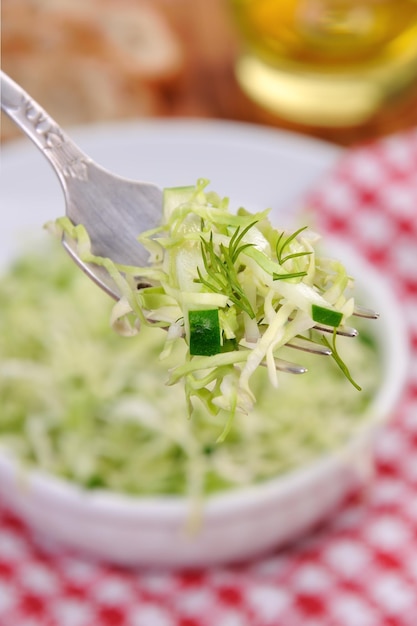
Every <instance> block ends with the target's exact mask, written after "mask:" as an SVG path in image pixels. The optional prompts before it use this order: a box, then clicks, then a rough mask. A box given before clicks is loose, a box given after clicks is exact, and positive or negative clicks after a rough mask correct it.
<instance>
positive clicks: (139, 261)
mask: <svg viewBox="0 0 417 626" xmlns="http://www.w3.org/2000/svg"><path fill="white" fill-rule="evenodd" d="M0 75H1V108H2V109H3V111H4V112H5V113H6V114H7V115H8V116H9V117H10V118H11V119H12V120H13V121H14V122H15V124H17V126H19V127H20V129H21V130H22V131H23V132H24V133H25V134H26V135H27V136H28V137H29V139H31V140H32V141H33V143H34V144H35V145H36V146H37V148H39V150H40V151H41V152H42V154H43V155H44V156H45V157H46V158H47V159H48V161H49V162H50V164H51V165H52V167H53V169H54V170H55V173H56V174H57V176H58V179H59V181H60V183H61V186H62V189H63V192H64V196H65V204H66V215H67V216H68V217H69V219H70V220H71V221H72V222H73V223H74V224H75V225H77V224H83V225H84V226H85V228H86V229H87V232H88V233H89V236H90V239H91V250H92V253H93V254H95V255H97V256H103V257H108V258H110V259H112V260H113V261H115V262H116V263H120V264H123V265H133V266H144V265H146V264H147V262H148V252H147V251H146V250H145V248H144V247H143V246H141V244H140V243H139V242H138V240H137V236H138V234H140V233H141V232H143V231H145V230H148V229H151V228H154V227H155V226H157V225H158V224H159V222H160V219H161V212H162V191H161V189H159V187H157V186H156V185H154V184H152V183H147V182H138V181H132V180H127V179H125V178H121V177H120V176H117V175H116V174H113V173H112V172H109V171H107V170H105V169H104V168H103V167H101V166H99V165H97V164H96V163H95V162H94V161H93V160H92V159H91V158H90V157H89V156H88V155H86V154H85V153H84V152H83V151H82V150H81V149H80V148H79V147H78V146H77V145H76V144H75V143H74V142H73V141H72V140H71V139H70V138H69V137H68V135H67V134H66V133H65V132H64V131H63V130H62V129H61V128H60V126H59V125H58V124H57V123H56V122H55V121H54V120H53V119H52V118H51V117H50V116H49V115H48V113H46V111H44V109H43V108H42V107H41V106H40V105H39V104H38V103H37V102H35V100H33V98H31V97H30V96H29V95H28V94H27V93H26V92H25V91H24V90H23V89H22V88H21V87H20V86H19V85H17V84H16V83H15V82H14V81H13V80H12V79H11V78H10V77H9V76H8V75H7V74H5V73H4V72H1V73H0ZM62 244H63V246H64V248H65V249H66V250H67V252H68V253H69V254H70V256H71V257H72V259H73V260H74V261H75V262H76V263H77V264H78V265H79V267H81V269H82V270H83V271H84V272H85V273H86V274H87V275H88V276H89V278H91V279H92V280H93V281H94V282H95V283H96V284H97V285H98V286H99V287H101V289H103V290H104V291H105V292H106V293H107V294H108V295H109V296H111V297H112V298H114V299H116V300H117V299H119V297H120V294H119V291H118V288H117V286H116V284H115V283H114V281H113V280H112V278H111V277H110V276H109V274H108V273H107V271H106V270H105V269H104V268H102V267H100V266H98V265H93V264H88V263H85V262H84V261H83V260H82V259H80V257H79V255H78V252H77V247H76V244H75V243H74V242H73V241H72V240H71V239H69V238H65V237H64V238H63V240H62ZM355 314H357V315H361V316H362V317H368V318H372V319H374V318H375V317H377V314H376V313H374V312H373V311H370V310H365V309H362V310H361V311H359V309H357V310H356V311H355ZM315 329H316V330H318V331H319V332H333V328H331V327H325V326H316V327H315ZM337 332H338V334H344V335H347V336H350V337H354V336H355V335H357V334H358V333H357V331H356V330H355V329H353V328H339V329H338V330H337ZM288 346H289V347H292V348H295V349H298V350H304V351H307V352H313V353H315V354H322V355H329V354H331V350H330V349H328V348H326V347H324V346H323V345H320V344H318V343H314V342H311V341H308V342H307V341H305V340H303V339H300V338H297V339H294V340H293V341H292V342H290V343H289V344H288ZM276 364H277V369H281V370H284V371H286V372H290V373H298V374H301V373H304V372H305V371H306V369H305V368H304V367H303V366H302V365H298V364H295V363H289V362H287V361H283V360H280V359H277V360H276Z"/></svg>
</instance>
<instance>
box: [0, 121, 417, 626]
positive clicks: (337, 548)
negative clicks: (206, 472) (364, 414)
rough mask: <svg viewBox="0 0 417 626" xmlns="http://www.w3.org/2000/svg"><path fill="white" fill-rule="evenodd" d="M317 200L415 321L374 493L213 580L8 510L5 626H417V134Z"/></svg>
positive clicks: (356, 165)
mask: <svg viewBox="0 0 417 626" xmlns="http://www.w3.org/2000/svg"><path fill="white" fill-rule="evenodd" d="M308 200H309V203H310V205H311V206H312V208H313V210H314V212H315V214H316V218H317V221H318V225H319V229H320V230H322V231H324V232H327V231H330V232H333V233H336V234H337V235H342V236H343V237H344V238H345V239H346V240H347V241H349V242H350V243H351V244H352V245H353V246H355V247H356V248H357V249H358V251H360V252H361V253H362V254H364V255H365V256H366V257H368V258H369V259H370V261H371V262H372V263H373V264H374V265H375V266H377V268H379V270H380V271H381V272H382V273H383V274H384V275H385V276H386V277H387V279H388V280H389V281H390V282H391V284H392V288H393V289H394V290H395V291H396V293H397V294H398V298H399V299H400V300H401V302H402V305H403V307H404V310H405V314H406V318H407V320H408V327H409V337H410V342H411V344H412V346H413V351H414V354H413V362H412V367H411V371H410V375H409V383H408V386H407V389H406V392H405V394H404V397H403V399H402V401H401V403H400V405H399V406H398V410H397V412H396V415H395V418H394V420H393V421H392V422H391V423H390V424H389V425H388V426H387V427H386V428H385V429H384V430H383V432H382V433H381V434H380V436H379V438H378V440H377V443H376V476H375V480H374V481H373V482H372V484H371V485H370V487H369V489H368V490H367V491H366V493H365V494H361V495H356V496H353V497H350V498H349V499H348V500H347V501H345V502H344V503H343V505H342V506H340V508H339V509H338V511H337V512H336V514H335V515H334V517H332V519H331V520H330V522H328V523H327V524H326V525H325V526H322V527H320V528H318V529H316V530H315V531H314V532H313V533H312V534H310V535H309V536H308V537H306V538H304V539H303V540H301V541H299V542H298V543H297V544H295V545H293V546H290V547H288V548H286V549H285V550H282V551H280V552H271V553H270V554H268V555H266V556H264V557H263V558H260V559H257V560H255V561H252V562H249V563H243V564H240V565H234V566H223V567H217V568H213V569H209V570H203V571H181V572H168V571H149V570H147V571H145V570H141V569H133V570H126V569H123V568H120V567H114V566H110V565H103V564H99V563H96V562H94V561H90V560H86V559H85V558H83V557H82V556H80V555H76V554H72V553H68V552H61V551H58V550H57V549H56V548H54V547H53V546H52V545H50V544H48V543H47V542H46V540H45V538H44V537H36V536H34V535H33V533H32V532H31V531H30V530H29V529H28V528H27V527H26V526H25V525H24V523H23V522H22V521H21V520H19V519H18V518H16V517H15V516H14V514H13V513H12V512H10V511H7V510H4V509H2V508H1V506H0V626H281V625H282V626H415V625H416V624H417V132H411V133H408V134H405V135H402V136H395V137H390V138H388V139H386V140H384V141H383V142H381V143H378V144H376V145H367V146H361V147H359V148H357V149H355V150H353V151H350V152H347V153H345V155H344V156H342V158H341V160H340V162H339V163H338V165H337V167H336V168H335V170H333V171H332V172H331V173H330V174H329V175H328V176H327V177H326V179H325V180H324V181H322V182H321V184H320V185H319V187H318V189H317V190H316V191H314V193H312V195H311V197H310V198H309V199H308Z"/></svg>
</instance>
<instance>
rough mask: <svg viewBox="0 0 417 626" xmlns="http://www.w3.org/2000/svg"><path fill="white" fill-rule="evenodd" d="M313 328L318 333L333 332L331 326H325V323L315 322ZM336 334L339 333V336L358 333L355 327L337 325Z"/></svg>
mask: <svg viewBox="0 0 417 626" xmlns="http://www.w3.org/2000/svg"><path fill="white" fill-rule="evenodd" d="M313 329H314V330H316V331H317V332H319V333H331V334H333V333H334V331H335V328H334V327H333V326H326V325H325V324H316V325H315V326H313ZM336 335H340V336H341V337H357V336H358V335H359V333H358V331H357V330H356V328H352V327H351V326H339V328H336Z"/></svg>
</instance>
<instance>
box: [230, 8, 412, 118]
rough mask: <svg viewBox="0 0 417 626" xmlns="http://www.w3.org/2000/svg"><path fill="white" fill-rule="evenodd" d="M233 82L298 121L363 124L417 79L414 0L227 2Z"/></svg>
mask: <svg viewBox="0 0 417 626" xmlns="http://www.w3.org/2000/svg"><path fill="white" fill-rule="evenodd" d="M230 3H231V7H232V12H233V15H234V17H235V21H236V24H237V26H238V30H239V32H240V34H241V37H242V42H243V51H242V55H241V56H240V58H239V59H238V61H237V65H236V75H237V78H238V81H239V82H240V84H241V86H242V88H243V89H244V90H245V91H246V92H247V93H248V95H249V96H251V97H252V98H253V99H254V100H255V101H257V102H258V103H259V104H261V105H263V106H265V107H266V108H268V109H271V110H273V111H275V112H276V113H278V114H281V115H283V116H286V117H288V118H290V119H294V120H296V121H301V122H305V123H312V124H321V125H329V126H332V125H340V124H350V123H358V122H361V121H364V120H365V119H366V118H367V117H369V116H370V115H372V113H373V112H374V111H375V110H376V109H377V108H378V107H379V106H380V105H381V104H382V103H383V102H384V100H385V99H387V98H388V97H389V96H391V95H392V94H394V93H396V92H398V91H400V90H402V89H403V88H404V87H406V86H407V85H408V84H410V83H411V82H413V81H414V80H417V0H230Z"/></svg>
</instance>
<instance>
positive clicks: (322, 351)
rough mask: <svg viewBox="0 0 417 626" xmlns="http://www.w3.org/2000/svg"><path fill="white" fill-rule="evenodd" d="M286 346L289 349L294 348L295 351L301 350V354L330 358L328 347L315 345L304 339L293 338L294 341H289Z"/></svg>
mask: <svg viewBox="0 0 417 626" xmlns="http://www.w3.org/2000/svg"><path fill="white" fill-rule="evenodd" d="M286 345H287V346H288V347H289V348H295V349H296V350H302V351H303V352H310V353H311V354H318V355H323V356H330V355H331V354H332V351H331V349H330V348H329V347H328V346H325V345H324V344H320V343H317V342H316V341H313V340H312V339H306V338H305V337H294V339H291V341H290V342H289V343H287V344H286Z"/></svg>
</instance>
